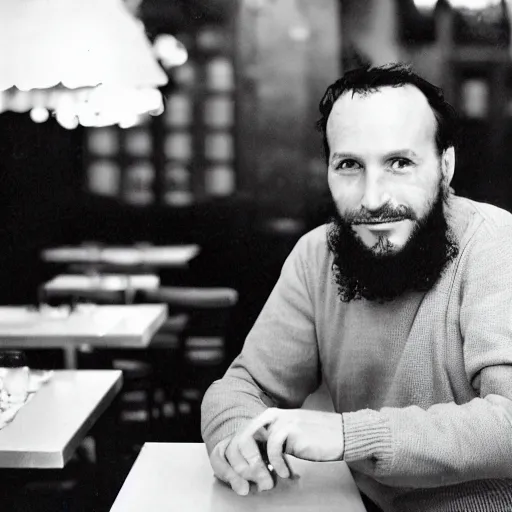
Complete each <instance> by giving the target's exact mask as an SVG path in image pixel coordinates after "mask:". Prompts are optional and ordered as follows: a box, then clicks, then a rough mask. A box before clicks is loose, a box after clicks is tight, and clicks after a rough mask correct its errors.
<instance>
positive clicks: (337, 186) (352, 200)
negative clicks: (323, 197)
mask: <svg viewBox="0 0 512 512" xmlns="http://www.w3.org/2000/svg"><path fill="white" fill-rule="evenodd" d="M328 185H329V190H330V192H331V196H332V198H333V200H334V202H335V203H336V207H337V208H338V211H339V212H340V213H344V212H347V211H352V210H354V209H355V208H358V207H359V206H360V205H359V202H360V201H359V200H360V193H359V191H358V187H357V183H356V182H355V180H354V181H353V182H350V181H348V182H347V181H344V182H343V183H341V180H339V179H336V178H332V177H329V178H328Z"/></svg>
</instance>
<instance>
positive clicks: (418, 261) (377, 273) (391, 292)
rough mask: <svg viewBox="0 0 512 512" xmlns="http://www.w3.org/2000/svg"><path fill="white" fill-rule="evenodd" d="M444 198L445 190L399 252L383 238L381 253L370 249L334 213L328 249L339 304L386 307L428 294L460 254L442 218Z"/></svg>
mask: <svg viewBox="0 0 512 512" xmlns="http://www.w3.org/2000/svg"><path fill="white" fill-rule="evenodd" d="M446 198H447V194H446V193H445V192H444V187H443V186H442V185H441V186H440V187H439V193H438V195H437V198H436V200H435V201H434V203H433V205H432V207H431V209H430V212H429V213H428V214H427V216H426V217H424V218H423V219H420V220H419V221H418V222H417V224H416V226H415V229H414V231H413V233H412V234H411V236H410V238H409V240H408V241H407V243H406V245H405V246H404V248H403V249H402V250H400V251H398V252H394V251H393V250H392V246H391V245H390V242H389V240H387V238H385V237H382V238H381V239H379V242H378V247H377V246H376V247H373V248H371V249H370V248H368V247H366V246H365V245H364V244H363V242H362V241H361V240H360V238H359V237H358V236H357V235H356V233H355V232H354V230H353V228H352V225H351V224H350V223H348V222H346V221H345V220H344V219H343V218H342V217H341V216H340V215H339V213H338V212H337V210H336V213H335V214H334V216H333V219H332V225H331V227H330V229H329V231H328V246H329V249H330V251H331V252H332V253H333V254H334V263H333V272H334V280H335V282H336V284H337V285H338V293H339V296H340V299H341V300H342V301H343V302H350V301H351V300H354V299H361V298H365V299H367V300H370V301H378V302H385V301H392V300H394V299H396V298H397V297H400V296H401V295H403V294H404V293H405V292H408V291H421V292H426V291H428V290H430V289H431V288H432V287H433V286H434V284H435V283H436V282H437V280H438V279H439V277H440V276H441V274H442V273H443V271H444V269H445V268H446V266H447V265H448V263H449V262H451V261H452V260H453V259H454V258H455V257H456V256H457V254H458V251H459V248H458V244H457V242H456V240H455V238H454V237H453V235H452V233H451V230H450V228H449V226H448V223H447V221H446V216H445V213H444V208H443V205H444V203H445V201H446Z"/></svg>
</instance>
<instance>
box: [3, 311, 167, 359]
mask: <svg viewBox="0 0 512 512" xmlns="http://www.w3.org/2000/svg"><path fill="white" fill-rule="evenodd" d="M166 318H167V306H166V305H165V304H136V305H115V306H113V305H106V306H98V305H79V306H78V307H77V308H76V309H75V310H74V311H73V312H69V309H67V308H42V309H40V310H35V309H33V310H32V309H30V308H28V307H24V306H0V349H1V348H19V349H24V348H38V349H41V348H42V349H45V348H59V349H63V350H64V353H65V365H66V368H76V349H77V347H79V346H80V345H84V344H86V345H91V346H95V347H103V348H107V347H109V348H123V347H125V348H144V347H147V346H148V345H149V342H150V341H151V338H152V337H153V335H154V334H155V332H156V331H157V330H158V328H159V327H160V326H161V325H162V324H163V323H164V321H165V319H166Z"/></svg>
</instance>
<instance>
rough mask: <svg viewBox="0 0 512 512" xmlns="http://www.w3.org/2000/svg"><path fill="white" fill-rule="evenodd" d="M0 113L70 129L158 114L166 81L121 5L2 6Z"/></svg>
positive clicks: (70, 0) (7, 2) (0, 1)
mask: <svg viewBox="0 0 512 512" xmlns="http://www.w3.org/2000/svg"><path fill="white" fill-rule="evenodd" d="M0 47H1V48H3V50H2V52H1V53H0V112H3V111H6V110H12V111H15V112H27V111H29V110H30V111H31V117H32V119H33V120H34V121H36V122H42V121H45V120H46V119H47V118H48V116H49V112H48V111H51V112H53V113H54V115H55V117H56V119H57V121H58V122H59V123H60V124H61V125H62V126H64V127H66V128H74V127H76V126H77V125H78V124H81V125H83V126H107V125H112V124H119V125H120V126H122V127H126V126H131V125H133V124H135V123H136V122H137V120H138V119H139V117H140V116H141V115H143V114H147V113H149V114H152V115H158V114H160V113H161V112H162V111H163V101H162V96H161V94H160V92H159V91H158V87H159V86H162V85H165V84H166V83H167V75H166V73H165V72H164V71H163V69H162V68H160V66H159V65H158V63H157V61H156V60H155V58H154V56H153V49H152V47H151V44H150V42H149V41H148V39H147V38H146V36H145V33H144V27H143V24H142V22H141V21H139V20H137V19H136V18H135V17H133V16H132V15H131V14H130V12H129V11H128V9H127V7H126V6H125V5H124V3H123V2H122V0H0Z"/></svg>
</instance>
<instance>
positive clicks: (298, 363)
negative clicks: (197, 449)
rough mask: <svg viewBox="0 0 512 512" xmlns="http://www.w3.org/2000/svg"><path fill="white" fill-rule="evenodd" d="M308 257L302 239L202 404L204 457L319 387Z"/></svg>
mask: <svg viewBox="0 0 512 512" xmlns="http://www.w3.org/2000/svg"><path fill="white" fill-rule="evenodd" d="M307 251H308V244H307V241H305V240H304V238H303V239H301V240H300V241H299V242H298V244H297V245H296V247H295V248H294V249H293V251H292V252H291V253H290V255H289V256H288V258H287V260H286V262H285V264H284V265H283V268H282V270H281V275H280V277H279V279H278V281H277V283H276V285H275V287H274V289H273V291H272V293H271V294H270V296H269V298H268V300H267V302H266V304H265V306H264V307H263V309H262V311H261V313H260V315H259V317H258V319H257V320H256V322H255V324H254V326H253V328H252V329H251V331H250V333H249V335H248V336H247V339H246V340H245V343H244V347H243V349H242V352H241V354H240V355H239V356H238V357H237V358H236V359H235V360H234V361H233V363H232V364H231V365H230V367H229V368H228V370H227V372H226V374H225V375H224V377H223V378H222V379H220V380H218V381H216V382H214V383H213V384H212V385H211V386H210V388H209V389H208V390H207V392H206V394H205V396H204V398H203V402H202V405H201V431H202V436H203V439H204V441H205V443H206V446H207V449H208V451H209V452H210V451H211V450H212V449H213V447H214V446H215V445H216V444H217V443H218V442H219V441H221V440H222V439H224V438H226V437H228V436H230V435H233V434H235V433H236V432H237V431H238V430H239V429H240V428H241V427H242V426H243V424H244V423H245V422H247V421H248V420H250V419H251V418H254V417H255V416H257V415H258V414H260V413H261V412H263V410H264V409H265V408H267V407H281V408H294V407H299V406H300V405H301V404H302V403H303V402H304V400H305V399H306V397H307V396H308V395H309V394H310V393H311V392H313V391H314V390H315V389H316V388H317V387H318V386H319V381H320V378H319V376H320V369H319V357H318V347H317V340H316V335H315V328H314V321H313V305H312V301H311V298H310V294H309V291H308V286H307V276H306V273H307V272H306V263H305V261H304V260H305V259H306V258H307V256H306V255H305V253H307Z"/></svg>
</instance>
